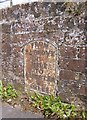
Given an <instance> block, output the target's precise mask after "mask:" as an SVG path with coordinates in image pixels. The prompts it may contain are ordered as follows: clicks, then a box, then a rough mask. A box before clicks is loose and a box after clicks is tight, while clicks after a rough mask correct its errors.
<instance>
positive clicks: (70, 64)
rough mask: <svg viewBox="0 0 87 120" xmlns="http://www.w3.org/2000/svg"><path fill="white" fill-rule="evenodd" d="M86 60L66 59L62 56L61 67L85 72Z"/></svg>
mask: <svg viewBox="0 0 87 120" xmlns="http://www.w3.org/2000/svg"><path fill="white" fill-rule="evenodd" d="M86 63H87V61H86V60H78V59H77V60H75V59H66V58H61V59H60V60H59V66H60V68H61V69H67V70H72V71H75V72H85V70H86Z"/></svg>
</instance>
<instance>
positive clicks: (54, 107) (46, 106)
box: [31, 93, 87, 119]
mask: <svg viewBox="0 0 87 120" xmlns="http://www.w3.org/2000/svg"><path fill="white" fill-rule="evenodd" d="M31 98H32V101H33V106H34V107H36V108H38V109H41V111H42V112H43V114H44V116H45V117H46V118H53V119H55V118H57V119H58V118H59V119H60V118H61V119H65V118H71V119H72V118H82V119H87V112H85V111H82V112H78V108H77V107H76V106H75V105H74V104H67V103H64V102H62V101H61V99H60V97H54V96H53V95H50V96H47V95H45V96H42V95H40V94H37V93H35V95H33V96H31Z"/></svg>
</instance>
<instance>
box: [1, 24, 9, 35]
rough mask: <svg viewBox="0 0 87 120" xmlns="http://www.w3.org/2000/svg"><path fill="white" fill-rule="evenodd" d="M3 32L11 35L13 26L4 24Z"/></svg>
mask: <svg viewBox="0 0 87 120" xmlns="http://www.w3.org/2000/svg"><path fill="white" fill-rule="evenodd" d="M2 32H3V33H10V32H11V25H9V24H2Z"/></svg>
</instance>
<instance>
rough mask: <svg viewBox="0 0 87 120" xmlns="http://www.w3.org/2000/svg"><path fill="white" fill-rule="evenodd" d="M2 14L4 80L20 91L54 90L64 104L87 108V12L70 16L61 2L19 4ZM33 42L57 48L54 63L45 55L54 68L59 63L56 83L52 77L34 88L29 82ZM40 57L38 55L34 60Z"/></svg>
mask: <svg viewBox="0 0 87 120" xmlns="http://www.w3.org/2000/svg"><path fill="white" fill-rule="evenodd" d="M0 11H1V13H2V16H1V18H0V25H1V26H2V32H1V35H2V73H3V74H2V77H3V81H4V82H5V83H7V82H11V83H13V84H14V86H15V87H16V88H20V87H19V86H22V87H23V88H25V87H26V90H28V89H31V87H32V89H34V90H37V91H39V92H41V90H42V87H43V90H42V92H45V93H48V94H49V93H51V92H52V90H54V91H56V94H57V95H60V96H61V97H62V99H63V100H64V101H67V102H70V101H71V102H75V103H76V104H80V105H81V104H82V105H83V104H84V105H85V102H86V99H85V98H86V97H87V81H86V80H87V78H86V77H87V74H86V70H87V65H86V62H87V59H86V58H87V55H86V54H87V45H86V36H85V34H84V30H85V19H84V18H85V13H84V12H83V13H82V14H80V15H79V16H74V15H72V14H69V13H66V12H65V8H62V7H61V5H60V3H47V2H43V3H37V2H34V3H31V4H22V5H16V6H13V7H11V8H6V9H2V10H0ZM31 41H32V42H33V41H34V43H33V46H34V44H35V42H36V44H37V43H39V42H40V41H42V43H41V44H42V45H43V44H45V43H47V44H48V45H49V43H50V45H49V46H51V45H52V46H57V47H56V48H57V49H55V50H54V51H56V52H57V53H56V52H55V56H56V59H55V60H53V62H51V61H49V59H46V58H44V56H43V58H44V59H45V60H43V61H46V60H47V61H49V63H52V65H54V63H55V67H53V68H55V71H56V72H55V74H54V76H56V80H55V77H54V78H53V82H52V79H51V78H52V75H50V76H51V78H50V80H49V77H50V76H48V77H47V78H46V79H47V80H44V78H43V79H42V78H41V79H39V78H37V80H36V81H33V83H34V82H35V84H34V85H33V86H30V84H32V79H31V80H30V78H29V80H30V81H27V75H26V70H25V69H28V67H26V65H27V66H28V65H29V69H28V70H30V71H31V68H30V64H29V63H30V62H29V63H28V61H27V59H29V58H28V57H29V56H28V55H27V53H26V52H28V51H27V50H26V46H27V48H28V50H29V51H30V50H31V51H32V49H31V47H32V44H31V43H30V42H31ZM36 44H35V45H36ZM29 45H30V46H29ZM39 46H40V45H39ZM44 46H46V45H44ZM32 48H33V47H32ZM51 48H52V47H51ZM35 49H36V48H35ZM44 49H45V48H43V50H44ZM47 49H50V47H48V48H47ZM40 51H41V48H40V49H39V52H40ZM49 51H50V50H49ZM43 52H44V51H43ZM51 52H52V51H51ZM29 54H30V53H29ZM41 54H42V53H41ZM36 55H37V54H34V55H33V58H34V57H35V56H36ZM46 55H47V54H45V56H46ZM26 56H27V57H26ZM38 56H39V55H38ZM40 58H41V56H40ZM51 58H52V57H51ZM30 59H31V58H30ZM52 59H53V58H52ZM31 60H32V59H31ZM43 61H42V62H43ZM25 62H26V63H25ZM25 64H26V65H25ZM44 64H45V62H44ZM31 65H33V64H31ZM47 66H48V68H47V71H48V72H49V70H50V69H51V68H50V67H49V65H47ZM28 70H27V71H28ZM40 70H41V69H40ZM46 73H47V72H46ZM50 73H52V71H51V72H50ZM50 73H49V74H50ZM41 74H42V73H41ZM41 74H40V75H41ZM29 75H30V74H29ZM47 75H48V74H47ZM39 77H41V76H39ZM33 78H34V77H33ZM36 86H37V87H36Z"/></svg>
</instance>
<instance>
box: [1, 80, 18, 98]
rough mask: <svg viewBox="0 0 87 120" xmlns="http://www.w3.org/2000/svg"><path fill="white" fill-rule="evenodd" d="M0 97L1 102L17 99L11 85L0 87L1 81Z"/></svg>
mask: <svg viewBox="0 0 87 120" xmlns="http://www.w3.org/2000/svg"><path fill="white" fill-rule="evenodd" d="M0 96H1V97H2V100H5V99H15V98H17V97H18V94H17V91H16V90H15V89H14V87H13V86H12V85H11V84H8V85H7V86H6V87H4V86H3V85H2V81H0Z"/></svg>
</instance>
